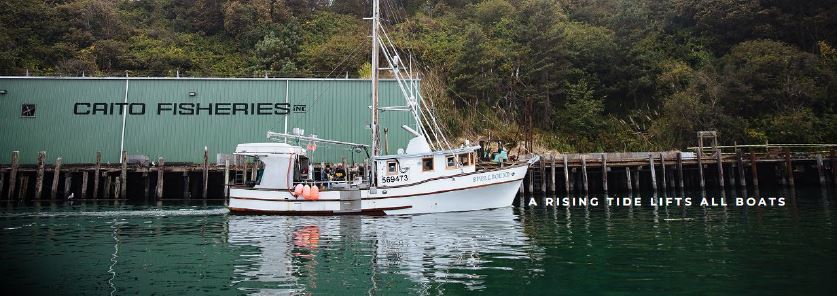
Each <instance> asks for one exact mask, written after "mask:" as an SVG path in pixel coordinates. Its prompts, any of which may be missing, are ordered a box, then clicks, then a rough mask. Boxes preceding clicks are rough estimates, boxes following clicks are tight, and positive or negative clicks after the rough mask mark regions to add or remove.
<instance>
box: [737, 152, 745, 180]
mask: <svg viewBox="0 0 837 296" xmlns="http://www.w3.org/2000/svg"><path fill="white" fill-rule="evenodd" d="M736 162H737V165H738V186H740V187H741V190H747V178H746V177H744V152H741V150H739V151H737V152H736Z"/></svg>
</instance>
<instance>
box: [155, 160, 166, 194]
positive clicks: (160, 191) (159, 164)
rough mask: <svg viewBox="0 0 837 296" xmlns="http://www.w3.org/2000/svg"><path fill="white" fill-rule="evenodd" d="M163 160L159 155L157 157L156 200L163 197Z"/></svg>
mask: <svg viewBox="0 0 837 296" xmlns="http://www.w3.org/2000/svg"><path fill="white" fill-rule="evenodd" d="M164 165H165V160H164V159H163V158H162V157H160V158H158V159H157V190H156V192H157V200H160V199H162V198H163V171H164Z"/></svg>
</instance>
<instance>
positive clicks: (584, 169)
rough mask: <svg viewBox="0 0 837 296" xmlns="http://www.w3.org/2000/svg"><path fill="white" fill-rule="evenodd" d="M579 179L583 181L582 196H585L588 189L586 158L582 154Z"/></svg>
mask: <svg viewBox="0 0 837 296" xmlns="http://www.w3.org/2000/svg"><path fill="white" fill-rule="evenodd" d="M581 178H582V181H584V194H587V193H589V192H590V191H589V189H590V188H589V186H588V183H587V156H586V155H584V154H582V155H581Z"/></svg>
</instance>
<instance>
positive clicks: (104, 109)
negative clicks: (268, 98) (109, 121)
mask: <svg viewBox="0 0 837 296" xmlns="http://www.w3.org/2000/svg"><path fill="white" fill-rule="evenodd" d="M152 108H153V107H152ZM148 109H149V108H146V104H145V103H88V102H79V103H75V104H74V105H73V114H75V115H122V114H123V113H124V114H128V115H145V114H146V113H147V112H146V110H148ZM307 109H308V108H307V106H306V105H302V104H296V105H292V104H290V103H267V102H263V103H224V102H222V103H157V104H156V112H155V113H151V114H156V115H288V114H290V113H305V112H306V111H307ZM151 112H154V111H151ZM148 113H150V112H148Z"/></svg>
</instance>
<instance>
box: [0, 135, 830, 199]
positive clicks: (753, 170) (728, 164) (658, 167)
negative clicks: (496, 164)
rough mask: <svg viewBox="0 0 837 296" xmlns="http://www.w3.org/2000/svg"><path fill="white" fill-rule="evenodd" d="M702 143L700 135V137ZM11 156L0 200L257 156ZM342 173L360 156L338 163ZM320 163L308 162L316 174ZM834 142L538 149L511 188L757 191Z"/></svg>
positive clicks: (195, 193)
mask: <svg viewBox="0 0 837 296" xmlns="http://www.w3.org/2000/svg"><path fill="white" fill-rule="evenodd" d="M701 144H702V143H701ZM9 153H11V160H12V161H11V163H7V164H0V199H3V200H66V199H75V200H99V199H132V200H156V201H159V200H177V199H224V198H226V196H227V194H228V186H227V185H229V184H235V183H238V184H240V183H245V182H247V181H248V180H254V179H255V178H256V176H257V171H258V168H259V167H258V164H257V163H253V162H252V161H248V160H247V159H245V158H244V157H234V156H229V155H228V156H224V157H220V156H219V157H218V160H217V161H216V162H210V161H209V151H207V150H203V151H200V152H198V153H201V154H202V158H203V162H202V163H187V162H169V161H167V160H166V159H165V158H164V157H159V158H157V159H154V160H153V161H149V160H147V159H130V158H131V157H129V155H128V152H127V151H123V152H122V159H121V160H122V161H121V162H120V163H102V162H101V159H102V156H101V153H98V152H96V153H91V157H90V159H91V162H90V163H72V164H70V163H63V161H62V159H61V157H55V156H53V157H52V158H51V157H50V155H49V152H48V151H41V152H39V153H38V154H37V159H36V163H35V164H27V165H22V164H21V155H20V153H19V152H18V151H12V152H9ZM346 166H347V168H348V172H349V174H359V173H360V172H362V167H363V163H356V164H350V163H347V164H346ZM321 169H322V168H321V167H320V164H319V163H318V164H315V165H314V172H313V173H314V174H315V175H316V176H318V175H319V171H320V170H321ZM835 172H837V145H833V144H788V145H782V144H763V145H736V146H717V145H712V146H707V147H703V146H702V145H699V146H698V147H690V149H688V151H655V152H615V153H614V152H610V153H580V154H547V155H541V159H540V161H538V162H537V163H535V164H534V165H533V166H532V167H530V169H529V172H528V173H527V175H526V177H525V178H524V180H523V184H522V186H521V187H520V191H519V193H520V194H521V195H522V196H537V195H586V194H634V193H656V194H660V195H667V194H672V195H678V194H683V193H684V192H686V191H706V190H713V191H716V190H720V191H725V190H733V191H734V190H739V191H741V192H753V193H755V194H756V195H758V192H759V190H760V187H770V188H775V187H777V186H787V187H796V186H820V187H822V188H823V189H825V188H827V187H828V186H832V187H834V186H837V174H835Z"/></svg>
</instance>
